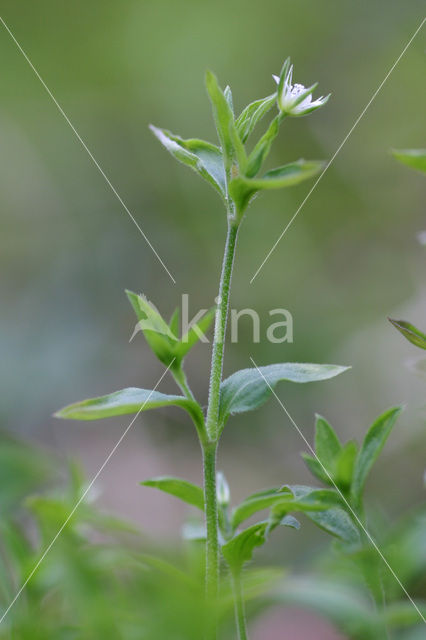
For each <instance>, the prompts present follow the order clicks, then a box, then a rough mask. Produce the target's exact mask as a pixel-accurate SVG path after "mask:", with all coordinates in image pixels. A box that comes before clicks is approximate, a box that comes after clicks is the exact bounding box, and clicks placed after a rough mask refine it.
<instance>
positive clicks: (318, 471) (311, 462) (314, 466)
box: [300, 453, 333, 486]
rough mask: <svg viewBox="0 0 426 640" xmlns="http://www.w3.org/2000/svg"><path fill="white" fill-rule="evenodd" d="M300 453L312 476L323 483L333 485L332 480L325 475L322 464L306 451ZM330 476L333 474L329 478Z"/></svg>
mask: <svg viewBox="0 0 426 640" xmlns="http://www.w3.org/2000/svg"><path fill="white" fill-rule="evenodd" d="M300 455H301V456H302V458H303V461H304V463H305V464H306V466H307V467H308V469H309V471H310V472H311V473H312V475H313V476H315V477H316V478H318V480H320V481H321V482H323V483H324V484H328V485H331V486H332V485H333V482H332V480H331V479H330V478H329V477H328V476H327V474H326V473H325V471H324V469H323V466H322V465H321V463H320V462H318V460H317V459H316V458H314V457H313V456H310V455H309V454H308V453H301V454H300ZM329 473H330V472H329ZM330 475H331V474H330ZM332 477H333V476H332V475H331V478H332Z"/></svg>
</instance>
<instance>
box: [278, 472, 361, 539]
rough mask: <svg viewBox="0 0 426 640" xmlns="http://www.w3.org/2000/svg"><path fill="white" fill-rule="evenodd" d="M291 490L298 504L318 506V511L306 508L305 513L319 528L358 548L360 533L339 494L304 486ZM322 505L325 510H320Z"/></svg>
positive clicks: (296, 486) (297, 486)
mask: <svg viewBox="0 0 426 640" xmlns="http://www.w3.org/2000/svg"><path fill="white" fill-rule="evenodd" d="M290 489H291V491H292V492H293V494H294V497H295V500H297V501H298V502H300V503H302V504H303V503H305V504H306V505H307V507H309V504H310V503H312V504H313V505H314V504H316V505H317V507H318V508H317V509H309V508H306V509H305V511H304V513H305V515H306V516H307V517H308V518H309V519H310V520H312V521H313V522H314V523H315V524H316V525H317V526H318V527H320V528H321V529H323V530H324V531H327V533H330V534H331V535H333V536H335V537H337V538H339V539H340V540H342V541H343V542H345V543H346V544H348V545H350V546H357V545H358V544H359V543H360V535H359V531H358V529H357V527H356V525H355V523H354V521H353V520H352V518H351V516H350V515H349V514H348V513H347V511H346V510H345V509H344V504H345V503H344V501H342V498H341V497H340V495H339V494H338V493H337V492H335V491H331V490H329V489H322V490H318V489H312V487H306V486H303V485H291V486H290ZM321 505H323V507H324V508H323V509H320V508H319V507H320V506H321ZM330 505H332V506H330Z"/></svg>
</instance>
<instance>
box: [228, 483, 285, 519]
mask: <svg viewBox="0 0 426 640" xmlns="http://www.w3.org/2000/svg"><path fill="white" fill-rule="evenodd" d="M292 500H293V494H292V493H291V491H290V490H289V489H288V488H287V487H283V488H282V489H269V490H267V491H262V492H261V493H255V494H253V495H251V496H248V497H247V498H245V500H243V501H242V502H241V503H240V504H239V505H238V507H235V509H234V510H233V512H232V515H231V526H232V528H233V529H236V528H237V527H238V526H239V525H240V524H241V523H242V522H244V520H247V518H250V516H252V515H253V514H254V513H257V512H258V511H262V510H263V509H268V508H269V507H272V506H273V505H275V504H277V503H278V502H283V501H284V502H285V501H289V502H292Z"/></svg>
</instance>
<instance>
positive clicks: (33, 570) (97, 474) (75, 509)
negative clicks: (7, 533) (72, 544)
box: [0, 358, 176, 624]
mask: <svg viewBox="0 0 426 640" xmlns="http://www.w3.org/2000/svg"><path fill="white" fill-rule="evenodd" d="M175 359H176V358H173V360H172V361H171V363H170V364H169V366H168V367H167V369H166V370H165V371H164V372H163V374H162V375H161V377H160V379H159V380H158V382H157V384H156V385H155V387H154V388H153V389H152V390H151V392H150V394H149V396H148V397H147V399H146V400H145V402H144V403H143V405H142V406H141V408H140V409H139V411H138V412H137V414H136V415H135V417H134V418H133V420H132V421H131V422H130V424H129V425H128V426H127V427H126V429H125V430H124V431H123V433H122V434H121V437H120V438H119V440H118V441H117V442H116V444H115V445H114V447H113V448H112V449H111V451H110V453H109V454H108V456H107V457H106V459H105V460H104V462H103V463H102V465H101V466H100V467H99V469H98V471H97V472H96V474H95V475H94V476H93V478H92V480H91V481H90V483H89V484H88V486H87V487H86V489H85V490H84V492H83V494H82V495H81V496H80V498H79V500H78V501H77V502H76V503H75V505H74V507H73V508H72V510H71V511H70V513H69V515H68V516H67V518H66V520H65V521H64V523H63V524H62V526H61V528H60V529H59V531H58V533H57V534H56V535H55V537H54V538H53V539H52V540H51V542H50V543H49V545H48V547H47V548H46V549H45V551H44V552H43V554H42V556H41V557H40V558H39V559H38V561H37V563H36V564H35V565H34V567H33V568H32V570H31V571H30V573H29V574H28V576H27V578H26V579H25V582H24V583H23V584H22V586H21V587H20V588H19V591H17V593H16V595H15V597H14V598H13V600H12V602H11V603H10V604H9V606H8V607H7V609H6V610H5V611H4V613H3V615H2V616H1V618H0V624H1V623H2V622H3V620H4V619H5V617H6V616H7V614H8V613H9V611H10V610H11V608H12V607H13V605H14V604H15V602H16V601H17V600H18V598H19V596H20V595H21V594H22V592H23V590H24V589H25V587H26V586H27V584H28V583H29V581H30V580H31V578H32V577H33V575H34V574H35V572H36V571H37V569H38V568H39V567H40V565H41V563H42V562H43V560H44V559H45V558H46V556H47V554H48V553H49V551H50V550H51V549H52V547H53V545H54V544H55V542H56V541H57V539H58V538H59V536H60V535H61V533H62V531H63V530H64V529H65V527H66V526H67V524H68V522H69V521H70V520H71V518H72V517H73V515H74V513H75V512H76V511H77V509H78V507H79V506H80V505H81V503H82V502H83V500H84V499H85V498H86V496H87V494H88V493H89V491H90V490H91V489H92V487H93V485H94V484H95V482H96V480H97V479H98V478H99V476H100V475H101V473H102V471H103V470H104V469H105V467H106V465H107V464H108V462H109V461H110V460H111V458H112V456H113V455H114V453H115V452H116V451H117V449H118V447H119V446H120V444H121V443H122V442H123V440H124V438H125V437H126V435H127V434H128V433H129V431H130V429H131V427H132V426H133V424H134V422H135V420H136V418H137V417H138V416H139V414H140V413H141V411H143V409H144V407H145V405H146V403H147V402H148V401H149V399H150V397H151V396H152V394H153V393H154V391H155V390H156V389H157V387H158V385H159V384H160V382H161V381H162V379H163V378H164V376H165V375H166V373H167V372H168V371H169V369H170V367H171V366H172V364H173V362H174V361H175Z"/></svg>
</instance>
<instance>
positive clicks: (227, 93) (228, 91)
mask: <svg viewBox="0 0 426 640" xmlns="http://www.w3.org/2000/svg"><path fill="white" fill-rule="evenodd" d="M223 95H224V96H225V100H226V102H227V103H228V105H229V108H230V109H231V112H232V115H234V101H233V99H232V91H231V87H230V86H229V85H227V86H226V87H225V90H224V92H223Z"/></svg>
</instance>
